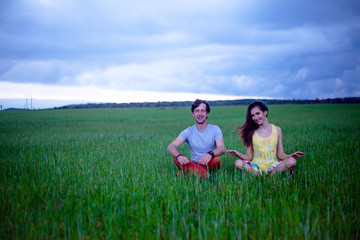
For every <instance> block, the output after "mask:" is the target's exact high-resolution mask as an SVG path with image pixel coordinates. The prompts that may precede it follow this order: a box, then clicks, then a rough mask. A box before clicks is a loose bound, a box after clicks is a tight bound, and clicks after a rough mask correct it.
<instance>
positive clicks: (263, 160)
mask: <svg viewBox="0 0 360 240" xmlns="http://www.w3.org/2000/svg"><path fill="white" fill-rule="evenodd" d="M277 143H278V134H277V131H276V127H275V125H273V124H271V135H270V136H268V137H265V138H263V137H260V136H259V134H258V133H257V130H256V131H255V132H254V134H253V136H252V145H253V159H252V163H254V164H256V165H257V166H258V167H259V168H260V170H261V171H263V172H269V171H271V170H272V169H273V166H274V165H276V164H277V163H278V159H277V156H276V149H277Z"/></svg>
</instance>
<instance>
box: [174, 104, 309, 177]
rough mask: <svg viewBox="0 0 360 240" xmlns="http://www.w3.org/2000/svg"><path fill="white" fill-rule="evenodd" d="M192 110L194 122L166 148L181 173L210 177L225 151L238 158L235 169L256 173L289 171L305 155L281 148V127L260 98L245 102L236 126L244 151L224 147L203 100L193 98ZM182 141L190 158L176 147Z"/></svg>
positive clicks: (207, 106)
mask: <svg viewBox="0 0 360 240" xmlns="http://www.w3.org/2000/svg"><path fill="white" fill-rule="evenodd" d="M191 112H192V115H193V117H194V119H195V125H193V126H191V127H188V128H187V129H185V130H184V131H182V132H181V133H180V135H179V136H178V137H177V138H176V139H175V140H174V141H173V142H172V143H170V144H169V146H168V148H167V150H168V152H169V153H170V154H171V155H172V156H173V160H174V162H175V164H176V165H177V167H178V168H179V169H180V170H179V172H180V173H182V174H185V175H188V173H189V172H190V173H191V174H194V175H199V176H201V177H210V173H209V172H211V171H212V170H217V169H219V168H220V158H219V156H221V155H222V154H224V153H227V154H229V155H231V156H234V157H237V158H239V159H238V160H236V161H235V166H236V168H237V169H239V170H240V171H246V172H249V173H252V174H254V175H255V176H256V175H258V174H270V175H274V174H276V173H283V172H285V171H289V172H290V174H292V172H293V169H294V167H295V165H296V159H297V158H299V157H303V156H305V154H304V153H302V152H295V153H293V154H291V155H288V154H286V153H285V152H284V148H283V144H282V132H281V129H280V128H279V127H277V126H275V125H273V124H270V123H269V121H268V118H267V115H268V108H267V106H266V105H265V104H264V103H263V102H261V101H254V102H252V103H251V104H250V105H249V106H248V109H247V112H246V120H245V123H244V124H243V125H242V126H241V127H239V128H238V129H239V134H240V135H241V138H242V141H243V143H244V145H245V146H246V154H242V153H239V152H238V151H236V150H225V145H224V141H223V135H222V132H221V129H220V128H219V127H218V126H216V125H212V124H209V123H208V122H207V117H208V115H209V113H210V106H209V104H208V103H207V102H206V101H203V100H199V99H197V100H195V102H194V103H193V104H192V106H191ZM184 142H187V143H188V145H189V148H190V154H191V158H190V159H188V158H187V157H186V156H184V155H183V154H181V153H180V152H179V151H178V147H179V146H180V145H182V144H183V143H184Z"/></svg>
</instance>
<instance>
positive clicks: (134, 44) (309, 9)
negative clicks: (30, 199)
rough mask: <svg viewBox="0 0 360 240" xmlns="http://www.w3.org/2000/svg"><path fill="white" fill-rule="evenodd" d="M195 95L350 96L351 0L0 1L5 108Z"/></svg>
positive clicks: (353, 87) (358, 75) (355, 34)
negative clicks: (17, 101)
mask: <svg viewBox="0 0 360 240" xmlns="http://www.w3.org/2000/svg"><path fill="white" fill-rule="evenodd" d="M197 96H199V97H201V98H204V99H208V100H214V99H234V98H243V97H267V98H286V99H314V98H335V97H350V96H360V1H359V0H354V1H346V0H345V1H344V0H339V1H331V0H319V1H316V0H315V1H308V0H301V1H292V0H283V1H279V0H273V1H258V0H249V1H248V0H241V1H239V0H218V1H215V0H197V1H190V0H181V1H165V0H151V1H147V0H131V1H124V0H87V1H85V0H82V1H77V0H61V1H59V0H2V1H0V99H1V100H0V104H3V105H4V106H3V107H4V108H5V107H6V106H7V105H9V104H8V103H9V102H10V100H9V99H22V103H21V104H22V105H24V103H23V101H24V100H23V99H25V98H32V99H34V100H33V101H35V100H46V101H47V102H48V103H50V102H51V101H50V100H57V101H59V100H66V101H70V102H71V101H73V102H75V101H84V102H134V101H135V102H142V101H169V100H170V101H171V100H174V101H177V100H194V99H195V98H196V97H197Z"/></svg>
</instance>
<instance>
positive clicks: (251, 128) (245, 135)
mask: <svg viewBox="0 0 360 240" xmlns="http://www.w3.org/2000/svg"><path fill="white" fill-rule="evenodd" d="M254 107H259V108H260V110H261V111H263V112H264V111H268V107H267V106H266V105H265V103H263V102H262V101H254V102H252V103H250V104H249V106H248V108H247V111H246V120H245V123H244V124H243V125H242V126H239V127H237V129H238V131H239V134H238V135H240V136H241V139H242V141H243V144H244V145H245V146H246V147H249V146H250V145H251V142H252V136H253V134H254V132H255V131H256V129H258V128H259V125H257V124H256V123H255V122H254V121H253V120H252V117H251V109H253V108H254ZM266 116H267V115H266Z"/></svg>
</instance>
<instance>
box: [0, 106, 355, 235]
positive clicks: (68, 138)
mask: <svg viewBox="0 0 360 240" xmlns="http://www.w3.org/2000/svg"><path fill="white" fill-rule="evenodd" d="M245 111H246V106H227V107H212V109H211V113H210V115H209V120H208V121H209V122H210V123H212V124H217V125H219V126H220V127H221V129H222V131H223V135H224V142H225V146H226V148H227V149H238V150H240V151H242V152H245V148H244V146H242V144H241V141H240V140H239V139H238V137H237V136H236V134H237V131H236V128H235V127H236V126H238V125H240V124H242V123H243V121H244V118H245ZM269 121H270V122H271V123H274V124H276V125H278V126H280V127H281V128H282V131H283V135H284V139H283V143H284V148H285V151H286V152H287V153H291V152H294V151H297V150H299V151H303V152H305V153H306V157H305V158H301V159H299V160H298V164H297V166H296V170H295V176H294V178H293V179H290V180H284V179H283V178H282V177H281V176H276V177H273V178H270V177H258V178H254V177H253V176H251V175H249V174H246V173H241V172H239V171H237V170H236V169H235V167H234V161H235V158H233V157H231V156H228V155H223V156H222V157H221V159H222V168H221V169H220V170H219V171H218V172H217V173H216V174H215V183H214V184H209V183H208V182H207V181H204V180H203V179H199V178H197V177H189V178H183V177H175V176H174V173H175V171H176V166H175V164H174V163H173V162H172V158H171V156H170V155H169V154H168V153H167V152H166V147H167V145H168V144H169V143H170V142H171V141H172V140H173V139H175V138H176V137H177V135H178V134H179V133H180V132H181V131H182V130H183V129H185V128H186V127H187V126H190V125H192V124H194V120H193V118H192V116H191V112H190V107H187V108H172V109H163V108H137V109H82V110H42V111H7V112H5V111H3V112H0V161H1V162H0V182H1V183H0V199H1V200H0V239H44V238H45V239H49V238H56V239H58V238H65V239H78V238H79V239H87V238H90V239H94V238H104V239H190V238H191V239H359V238H360V223H359V210H360V208H359V200H360V199H359V196H360V177H359V176H360V170H359V169H360V168H359V167H360V160H359V158H360V152H359V151H360V150H359V147H360V146H359V142H360V105H359V104H348V105H346V104H341V105H340V104H339V105H269ZM181 151H182V152H184V153H186V154H188V153H189V151H188V148H187V146H186V145H185V144H184V145H183V146H181Z"/></svg>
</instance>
